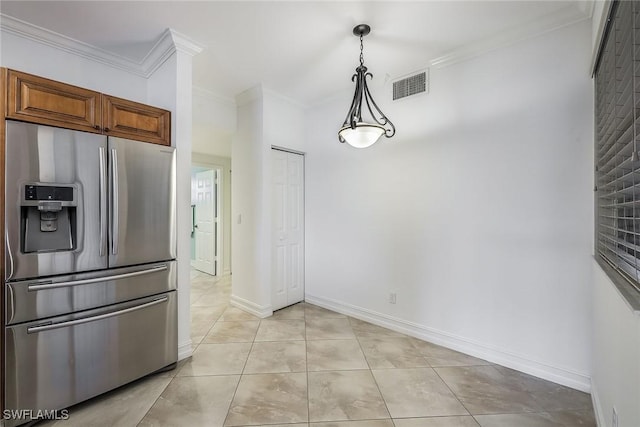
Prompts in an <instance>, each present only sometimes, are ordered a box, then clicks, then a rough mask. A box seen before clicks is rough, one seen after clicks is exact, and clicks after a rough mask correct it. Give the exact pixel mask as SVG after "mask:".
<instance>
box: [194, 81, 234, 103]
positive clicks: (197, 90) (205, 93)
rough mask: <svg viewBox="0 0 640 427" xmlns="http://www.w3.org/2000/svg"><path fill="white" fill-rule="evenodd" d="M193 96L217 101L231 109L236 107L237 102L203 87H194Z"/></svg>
mask: <svg viewBox="0 0 640 427" xmlns="http://www.w3.org/2000/svg"><path fill="white" fill-rule="evenodd" d="M193 94H194V95H195V96H199V97H202V98H206V99H209V100H212V101H215V102H217V103H219V104H223V105H226V106H229V107H235V106H236V101H235V99H233V98H230V97H228V96H224V95H220V94H218V93H215V92H212V91H210V90H209V89H205V88H203V87H201V86H196V85H194V86H193Z"/></svg>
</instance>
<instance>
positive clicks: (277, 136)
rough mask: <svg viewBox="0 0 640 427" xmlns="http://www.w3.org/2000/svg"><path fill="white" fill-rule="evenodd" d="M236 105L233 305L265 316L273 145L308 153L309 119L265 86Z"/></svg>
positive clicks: (246, 94)
mask: <svg viewBox="0 0 640 427" xmlns="http://www.w3.org/2000/svg"><path fill="white" fill-rule="evenodd" d="M236 103H237V105H238V112H237V132H236V135H235V137H234V140H233V144H232V156H231V169H232V170H233V180H232V185H231V194H232V196H231V197H232V200H233V202H232V213H231V215H232V233H231V234H232V237H231V239H232V243H231V247H232V249H231V252H232V258H233V264H232V268H233V284H232V295H231V304H233V305H235V306H237V307H240V308H243V309H245V310H247V311H249V312H251V313H253V314H255V315H257V316H260V317H266V316H269V315H271V312H272V310H271V147H272V146H274V145H275V146H279V147H282V148H289V149H292V150H296V151H304V148H305V142H304V119H305V118H304V114H303V109H302V107H301V106H300V105H297V104H295V103H294V102H292V101H291V100H289V99H287V98H285V97H282V96H280V95H278V94H277V93H275V92H273V91H271V90H269V89H265V88H263V87H262V86H261V85H258V86H256V87H253V88H251V89H249V90H247V91H245V92H243V93H241V94H240V95H238V96H237V97H236ZM240 217H241V222H240V221H239V218H240Z"/></svg>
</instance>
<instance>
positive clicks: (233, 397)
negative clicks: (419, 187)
mask: <svg viewBox="0 0 640 427" xmlns="http://www.w3.org/2000/svg"><path fill="white" fill-rule="evenodd" d="M260 322H261V321H259V322H258V329H259V328H260ZM258 329H256V335H254V336H253V341H251V347H250V348H249V353H247V359H246V360H245V361H244V364H243V365H242V370H241V371H240V375H239V376H238V384H236V389H235V390H234V391H233V396H231V400H230V401H229V407H228V408H227V415H226V416H225V417H224V421H223V422H222V425H223V426H225V425H226V423H227V419H228V418H229V412H230V411H231V405H233V401H234V400H235V399H236V393H237V392H238V388H240V382H242V377H244V370H245V368H246V367H247V363H248V362H249V356H251V351H252V350H253V344H255V342H256V336H257V335H258Z"/></svg>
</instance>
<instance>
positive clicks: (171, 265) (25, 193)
mask: <svg viewBox="0 0 640 427" xmlns="http://www.w3.org/2000/svg"><path fill="white" fill-rule="evenodd" d="M175 165H176V162H175V151H174V149H173V148H171V147H166V146H160V145H156V144H150V143H143V142H138V141H130V140H125V139H120V138H114V137H108V138H107V137H106V136H104V135H98V134H91V133H85V132H79V131H73V130H67V129H59V128H54V127H49V126H42V125H36V124H28V123H22V122H13V121H7V124H6V176H5V201H6V203H5V226H6V235H5V250H6V251H5V254H6V256H5V277H4V279H5V289H4V292H5V307H4V309H5V319H4V325H5V342H4V352H5V354H4V356H5V357H4V360H5V366H4V369H5V385H4V387H5V388H4V408H5V410H16V411H17V412H15V413H14V414H20V416H19V417H18V419H15V420H11V421H9V422H7V423H6V425H7V426H12V425H18V424H20V423H23V422H27V421H29V420H30V418H31V417H33V416H35V415H36V414H38V411H43V410H56V409H63V408H67V407H69V406H71V405H73V404H75V403H78V402H81V401H83V400H86V399H89V398H91V397H94V396H96V395H98V394H101V393H103V392H105V391H108V390H111V389H113V388H116V387H119V386H121V385H123V384H126V383H128V382H130V381H133V380H135V379H137V378H140V377H142V376H144V375H146V374H149V373H151V372H154V371H156V370H159V369H162V368H164V367H167V366H169V365H172V364H173V363H175V362H176V361H177V305H176V303H177V301H176V291H175V290H176V262H175V257H176V227H175V216H176V207H175V205H176V201H175V167H176V166H175ZM20 411H23V412H20Z"/></svg>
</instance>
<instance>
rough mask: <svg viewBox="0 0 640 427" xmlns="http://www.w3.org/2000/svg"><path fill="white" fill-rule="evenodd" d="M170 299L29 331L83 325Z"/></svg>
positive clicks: (160, 299) (38, 327) (37, 327)
mask: <svg viewBox="0 0 640 427" xmlns="http://www.w3.org/2000/svg"><path fill="white" fill-rule="evenodd" d="M168 299H169V297H162V298H158V299H156V300H153V301H149V302H146V303H144V304H140V305H136V306H134V307H130V308H125V309H124V310H118V311H114V312H113V313H105V314H100V315H98V316H93V317H86V318H84V319H77V320H70V321H68V322H60V323H54V324H51V325H42V326H33V327H31V328H27V333H29V334H34V333H37V332H44V331H50V330H52V329H59V328H67V327H69V326H75V325H82V324H83V323H89V322H95V321H96V320H104V319H109V318H111V317H116V316H120V315H123V314H126V313H131V312H132V311H138V310H142V309H143V308H148V307H151V306H154V305H157V304H162V303H163V302H167V300H168Z"/></svg>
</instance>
